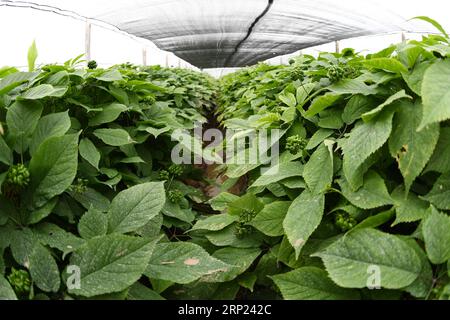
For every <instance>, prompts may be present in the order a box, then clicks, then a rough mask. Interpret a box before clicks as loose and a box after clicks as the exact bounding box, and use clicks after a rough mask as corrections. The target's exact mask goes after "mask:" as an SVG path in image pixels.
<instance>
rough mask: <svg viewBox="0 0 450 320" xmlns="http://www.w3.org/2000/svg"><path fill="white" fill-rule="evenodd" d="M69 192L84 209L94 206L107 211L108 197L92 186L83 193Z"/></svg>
mask: <svg viewBox="0 0 450 320" xmlns="http://www.w3.org/2000/svg"><path fill="white" fill-rule="evenodd" d="M69 193H70V195H71V196H72V198H74V199H75V200H77V201H78V202H79V203H80V204H81V205H82V206H83V207H84V208H85V209H86V210H89V209H90V208H91V207H94V208H95V209H97V210H100V211H108V209H109V206H110V202H109V199H108V198H107V197H105V196H104V195H102V194H101V193H100V192H98V191H96V190H94V189H92V188H89V187H88V188H87V189H86V191H85V192H83V193H78V192H69Z"/></svg>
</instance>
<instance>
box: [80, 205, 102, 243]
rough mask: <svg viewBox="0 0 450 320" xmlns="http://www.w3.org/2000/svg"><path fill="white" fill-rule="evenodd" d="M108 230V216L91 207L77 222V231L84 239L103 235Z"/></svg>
mask: <svg viewBox="0 0 450 320" xmlns="http://www.w3.org/2000/svg"><path fill="white" fill-rule="evenodd" d="M107 231H108V216H107V215H106V214H104V213H103V212H101V211H99V210H97V209H95V208H94V207H91V208H90V209H89V210H88V211H87V212H86V213H85V214H84V215H83V216H82V217H81V219H80V221H79V222H78V232H79V234H80V236H81V237H83V238H84V239H91V238H94V237H99V236H104V235H105V234H106V233H107Z"/></svg>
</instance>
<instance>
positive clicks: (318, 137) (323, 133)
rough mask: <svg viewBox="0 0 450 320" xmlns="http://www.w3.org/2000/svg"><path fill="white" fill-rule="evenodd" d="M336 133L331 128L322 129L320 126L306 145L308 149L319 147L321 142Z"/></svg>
mask: <svg viewBox="0 0 450 320" xmlns="http://www.w3.org/2000/svg"><path fill="white" fill-rule="evenodd" d="M333 133H334V130H330V129H322V128H320V129H319V130H317V131H316V132H314V134H313V135H312V137H311V138H310V139H309V141H308V144H307V145H306V147H305V149H306V150H312V149H314V148H315V147H317V146H318V145H319V144H321V143H322V142H323V141H324V140H325V139H326V138H328V137H329V136H331V135H332V134H333Z"/></svg>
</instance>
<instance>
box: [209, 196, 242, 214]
mask: <svg viewBox="0 0 450 320" xmlns="http://www.w3.org/2000/svg"><path fill="white" fill-rule="evenodd" d="M237 199H239V196H237V195H235V194H231V193H228V192H221V193H219V194H218V195H217V196H215V197H214V198H212V199H211V200H209V204H210V205H211V208H213V209H214V210H218V211H222V210H225V209H226V208H227V207H228V204H229V203H231V202H233V201H236V200H237Z"/></svg>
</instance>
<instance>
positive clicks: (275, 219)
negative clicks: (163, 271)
mask: <svg viewBox="0 0 450 320" xmlns="http://www.w3.org/2000/svg"><path fill="white" fill-rule="evenodd" d="M290 205H291V202H290V201H275V202H272V203H269V204H266V205H265V206H264V208H263V209H262V210H261V211H260V212H259V213H258V214H257V215H256V216H255V217H254V218H253V219H252V221H250V225H251V226H253V227H255V228H256V229H258V230H259V231H261V232H262V233H264V234H265V235H268V236H270V237H277V236H282V235H283V234H284V230H283V220H284V218H285V217H286V214H287V212H288V209H289V206H290Z"/></svg>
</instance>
